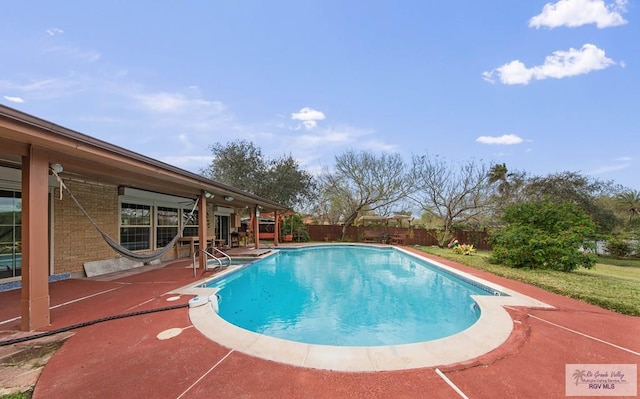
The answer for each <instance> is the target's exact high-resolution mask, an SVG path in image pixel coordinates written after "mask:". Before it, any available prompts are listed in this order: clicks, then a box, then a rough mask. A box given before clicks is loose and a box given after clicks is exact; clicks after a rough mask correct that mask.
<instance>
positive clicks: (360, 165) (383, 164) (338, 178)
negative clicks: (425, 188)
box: [319, 151, 412, 239]
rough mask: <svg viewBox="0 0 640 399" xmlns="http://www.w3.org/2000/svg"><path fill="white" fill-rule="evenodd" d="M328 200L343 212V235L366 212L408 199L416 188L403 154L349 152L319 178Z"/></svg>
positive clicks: (341, 156)
mask: <svg viewBox="0 0 640 399" xmlns="http://www.w3.org/2000/svg"><path fill="white" fill-rule="evenodd" d="M319 179H320V181H321V184H322V188H323V190H322V191H323V193H324V201H329V202H330V205H331V207H332V208H333V209H334V210H335V209H338V210H339V212H340V214H341V215H342V222H343V228H342V238H343V239H344V237H345V234H346V230H347V227H349V226H351V225H352V224H353V223H354V222H355V221H356V219H357V218H358V215H359V214H361V213H362V212H367V211H370V212H372V211H375V210H376V209H379V208H381V207H385V206H387V205H389V204H392V203H394V202H396V201H399V200H400V199H402V198H404V197H405V196H406V195H407V194H408V193H409V192H410V191H411V189H412V187H411V185H410V180H409V179H408V171H407V166H406V164H405V162H404V160H403V159H402V157H401V156H400V155H399V154H392V155H389V154H381V155H379V156H378V155H375V154H373V153H371V152H367V151H361V152H354V151H346V152H345V153H343V154H341V155H338V156H336V159H335V166H334V170H333V171H329V170H327V169H325V171H324V172H323V173H322V174H321V175H320V177H319Z"/></svg>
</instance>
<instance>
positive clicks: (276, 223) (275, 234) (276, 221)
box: [273, 211, 280, 247]
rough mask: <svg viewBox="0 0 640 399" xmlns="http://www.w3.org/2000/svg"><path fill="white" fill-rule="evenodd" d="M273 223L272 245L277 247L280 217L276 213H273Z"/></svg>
mask: <svg viewBox="0 0 640 399" xmlns="http://www.w3.org/2000/svg"><path fill="white" fill-rule="evenodd" d="M273 222H274V226H273V230H274V231H273V245H274V246H276V247H277V246H278V242H279V240H280V215H278V211H273Z"/></svg>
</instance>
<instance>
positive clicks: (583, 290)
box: [418, 247, 640, 316]
mask: <svg viewBox="0 0 640 399" xmlns="http://www.w3.org/2000/svg"><path fill="white" fill-rule="evenodd" d="M418 249H420V250H421V251H423V252H426V253H429V254H433V255H436V256H440V257H442V258H446V259H449V260H453V261H455V262H458V263H462V264H464V265H467V266H469V267H473V268H475V269H479V270H484V271H486V272H489V273H492V274H495V275H496V276H500V277H505V278H508V279H511V280H517V281H522V282H525V283H528V284H531V285H535V286H537V287H540V288H543V289H545V290H547V291H550V292H554V293H556V294H560V295H564V296H567V297H570V298H575V299H579V300H581V301H584V302H587V303H591V304H593V305H598V306H600V307H602V308H605V309H609V310H613V311H614V312H618V313H622V314H626V315H630V316H640V300H638V298H640V260H636V259H614V258H606V257H600V258H599V261H598V263H597V264H596V266H595V267H594V268H593V269H590V270H589V269H582V268H581V269H578V270H576V271H573V272H569V273H567V272H561V271H555V270H529V269H515V268H511V267H507V266H503V265H495V264H491V263H489V261H488V257H489V255H490V252H488V251H478V252H476V254H475V255H473V256H465V255H457V254H455V253H453V251H451V250H450V249H447V248H438V247H418Z"/></svg>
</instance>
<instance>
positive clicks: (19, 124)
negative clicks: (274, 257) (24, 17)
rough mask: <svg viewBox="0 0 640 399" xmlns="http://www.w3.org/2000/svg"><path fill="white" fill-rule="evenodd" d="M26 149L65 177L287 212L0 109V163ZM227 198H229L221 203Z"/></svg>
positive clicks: (12, 161) (14, 159)
mask: <svg viewBox="0 0 640 399" xmlns="http://www.w3.org/2000/svg"><path fill="white" fill-rule="evenodd" d="M29 146H34V147H39V148H41V149H45V150H47V151H48V152H49V159H50V162H51V163H60V164H61V165H62V166H63V168H64V171H63V172H62V174H61V176H63V177H64V176H67V177H75V178H79V179H91V180H95V181H97V182H101V183H105V184H111V185H114V186H126V187H132V188H138V189H142V190H148V191H155V192H160V193H166V194H171V195H176V196H181V197H188V198H195V197H196V196H197V195H199V194H200V192H201V190H204V191H207V192H210V193H212V194H214V195H215V197H214V198H213V199H209V200H208V201H207V202H209V203H214V204H217V205H224V206H230V207H236V208H244V207H253V206H255V205H260V206H262V207H263V208H264V209H266V210H283V209H285V207H283V206H282V205H279V204H277V203H274V202H272V201H269V200H265V199H263V198H260V197H257V196H254V195H252V194H249V193H245V192H243V191H241V190H238V189H235V188H233V187H229V186H226V185H224V184H221V183H217V182H215V181H212V180H209V179H206V178H204V177H202V176H199V175H196V174H194V173H191V172H188V171H185V170H182V169H179V168H176V167H174V166H172V165H169V164H165V163H163V162H160V161H157V160H154V159H152V158H148V157H146V156H143V155H140V154H138V153H135V152H131V151H128V150H125V149H123V148H121V147H117V146H114V145H112V144H109V143H106V142H103V141H100V140H97V139H94V138H92V137H90V136H86V135H83V134H81V133H78V132H75V131H72V130H69V129H65V128H62V127H60V126H57V125H54V124H51V123H49V122H46V121H43V120H41V119H37V118H35V117H32V116H30V115H26V114H23V113H21V112H19V111H15V110H13V109H11V108H7V107H3V106H0V161H4V163H6V164H15V165H19V164H20V163H21V157H22V156H25V155H28V152H29ZM225 196H230V197H233V200H232V201H225V200H224V197H225Z"/></svg>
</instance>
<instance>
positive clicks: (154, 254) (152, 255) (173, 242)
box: [49, 168, 200, 263]
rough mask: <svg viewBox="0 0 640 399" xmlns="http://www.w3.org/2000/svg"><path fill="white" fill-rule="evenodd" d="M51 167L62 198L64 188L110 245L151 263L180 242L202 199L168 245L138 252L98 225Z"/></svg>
mask: <svg viewBox="0 0 640 399" xmlns="http://www.w3.org/2000/svg"><path fill="white" fill-rule="evenodd" d="M49 169H50V170H51V173H52V174H53V175H54V176H55V178H56V179H57V180H58V183H60V199H62V189H64V190H66V191H67V193H68V194H69V197H71V199H72V200H73V202H75V203H76V205H77V206H78V208H80V210H81V211H82V213H83V214H84V216H86V217H87V219H89V221H90V222H91V224H92V225H93V227H95V228H96V230H97V231H98V233H100V235H101V236H102V238H103V239H104V241H105V242H106V243H107V244H109V246H110V247H111V248H112V249H113V250H114V251H116V252H117V253H118V254H120V255H122V256H123V257H125V258H127V259H130V260H132V261H135V262H143V263H149V262H151V261H154V260H156V259H160V258H162V257H163V256H164V255H165V254H166V253H167V252H169V251H170V250H171V249H172V248H173V247H174V245H176V242H178V239H179V238H180V237H181V236H182V233H183V232H184V228H185V227H186V225H187V223H188V222H189V221H190V220H192V219H193V214H194V212H195V210H196V208H197V206H198V202H199V201H200V197H199V196H198V198H196V202H195V204H194V205H193V209H191V213H189V215H188V217H187V220H186V221H185V222H184V224H183V225H182V229H181V230H180V231H179V232H178V234H176V236H175V237H173V239H171V241H169V243H167V245H165V246H164V247H162V248H160V249H158V250H157V251H155V252H152V253H150V254H138V253H136V252H133V251H131V250H130V249H128V248H125V247H123V246H122V245H120V244H119V243H118V242H117V241H116V240H114V239H113V238H111V237H110V236H109V235H108V234H107V233H105V232H104V231H102V229H101V228H100V226H98V224H97V223H96V222H95V220H93V218H92V217H91V215H89V213H88V212H87V210H86V209H84V207H83V206H82V205H81V204H80V202H79V201H78V200H77V199H76V197H75V196H74V195H73V193H72V192H71V190H69V188H68V187H67V186H66V185H65V184H64V182H63V181H62V179H61V178H60V176H59V175H58V173H57V172H56V171H55V170H53V168H49Z"/></svg>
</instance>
